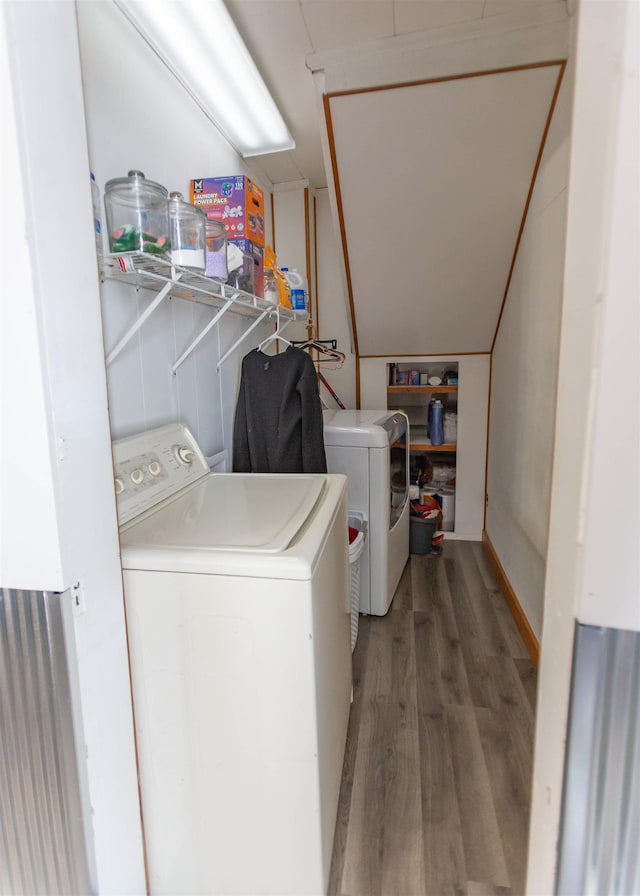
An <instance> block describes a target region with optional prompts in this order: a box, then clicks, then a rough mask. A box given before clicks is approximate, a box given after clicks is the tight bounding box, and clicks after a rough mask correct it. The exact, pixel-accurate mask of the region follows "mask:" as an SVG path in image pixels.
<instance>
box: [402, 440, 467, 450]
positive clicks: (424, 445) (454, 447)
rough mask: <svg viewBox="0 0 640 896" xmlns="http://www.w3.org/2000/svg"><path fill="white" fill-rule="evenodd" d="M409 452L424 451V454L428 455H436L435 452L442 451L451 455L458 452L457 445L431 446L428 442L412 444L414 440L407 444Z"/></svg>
mask: <svg viewBox="0 0 640 896" xmlns="http://www.w3.org/2000/svg"><path fill="white" fill-rule="evenodd" d="M409 450H410V451H425V452H429V453H436V452H440V451H443V452H445V451H446V452H449V453H452V452H455V451H457V450H458V446H457V445H432V444H431V442H428V441H427V442H414V440H413V439H411V443H410V444H409Z"/></svg>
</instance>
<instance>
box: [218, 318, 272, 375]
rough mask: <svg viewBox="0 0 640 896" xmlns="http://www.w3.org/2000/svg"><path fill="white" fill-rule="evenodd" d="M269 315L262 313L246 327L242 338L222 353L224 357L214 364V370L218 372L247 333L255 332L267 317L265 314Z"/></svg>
mask: <svg viewBox="0 0 640 896" xmlns="http://www.w3.org/2000/svg"><path fill="white" fill-rule="evenodd" d="M269 313H270V312H269V311H263V312H262V314H261V315H260V317H258V318H256V319H255V320H254V322H253V323H252V324H251V326H250V327H248V328H247V329H246V330H245V332H244V333H243V334H242V336H241V337H240V339H237V340H236V341H235V342H234V343H233V345H232V346H231V348H230V349H227V351H226V352H225V353H224V355H223V356H222V357H221V358H220V360H219V361H218V363H217V364H216V370H220V368H221V367H222V365H223V364H224V362H225V361H226V360H227V358H228V357H229V356H230V355H232V354H233V353H234V352H235V350H236V349H237V348H238V346H239V345H240V343H241V342H244V340H245V339H246V338H247V336H248V335H249V333H250V332H251V331H252V330H255V328H256V327H257V326H258V324H259V323H261V322H262V321H263V320H264V319H265V317H266V316H267V314H269Z"/></svg>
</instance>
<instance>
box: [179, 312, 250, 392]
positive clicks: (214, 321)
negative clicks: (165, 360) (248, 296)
mask: <svg viewBox="0 0 640 896" xmlns="http://www.w3.org/2000/svg"><path fill="white" fill-rule="evenodd" d="M233 303H234V300H233V299H227V301H226V302H225V303H224V305H223V306H222V308H221V309H220V310H219V311H218V313H217V314H216V315H215V316H214V317H212V318H211V320H210V321H209V323H208V324H207V325H206V327H205V328H204V329H203V330H202V331H201V332H200V333H199V334H198V335H197V336H196V338H195V339H194V340H193V342H192V343H191V345H190V346H189V347H188V348H187V349H185V351H183V353H182V354H181V355H180V357H179V358H178V360H177V361H176V362H175V364H173V365H172V367H171V373H173V374H174V376H175V374H176V373H177V371H178V368H179V367H180V366H181V365H182V364H183V363H184V362H185V361H186V360H187V358H188V357H189V355H190V354H191V352H192V351H193V350H194V348H195V347H196V346H197V345H199V343H200V342H201V341H202V340H203V339H204V337H205V336H206V335H207V333H208V332H209V330H211V329H212V328H213V327H215V325H216V324H217V323H218V321H219V320H220V319H221V318H222V316H223V315H224V314H226V313H227V311H228V310H229V308H231V306H232V305H233Z"/></svg>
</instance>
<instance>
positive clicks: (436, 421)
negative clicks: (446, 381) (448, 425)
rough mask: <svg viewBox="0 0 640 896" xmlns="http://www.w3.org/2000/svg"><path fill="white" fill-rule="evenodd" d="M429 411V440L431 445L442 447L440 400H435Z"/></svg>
mask: <svg viewBox="0 0 640 896" xmlns="http://www.w3.org/2000/svg"><path fill="white" fill-rule="evenodd" d="M430 411H431V422H430V426H429V439H430V441H431V444H432V445H442V444H443V443H444V408H443V406H442V402H441V401H440V399H438V398H436V400H435V401H434V402H433V404H432V405H431V407H430Z"/></svg>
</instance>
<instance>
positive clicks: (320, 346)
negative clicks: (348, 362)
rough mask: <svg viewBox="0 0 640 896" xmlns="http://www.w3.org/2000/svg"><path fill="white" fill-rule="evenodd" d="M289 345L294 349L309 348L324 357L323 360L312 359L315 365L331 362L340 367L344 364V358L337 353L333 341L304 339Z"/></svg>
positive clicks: (335, 342) (335, 343)
mask: <svg viewBox="0 0 640 896" xmlns="http://www.w3.org/2000/svg"><path fill="white" fill-rule="evenodd" d="M291 344H292V345H294V346H295V347H296V348H299V349H305V348H310V349H313V350H314V351H316V352H318V353H319V354H321V355H324V356H325V357H323V358H315V359H314V360H315V362H316V363H317V364H322V363H323V362H326V361H333V362H334V363H337V366H338V367H340V366H342V364H343V363H344V359H345V356H344V354H343V353H342V352H339V351H338V349H337V341H336V340H335V339H305V340H304V341H303V342H293V343H291Z"/></svg>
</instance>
